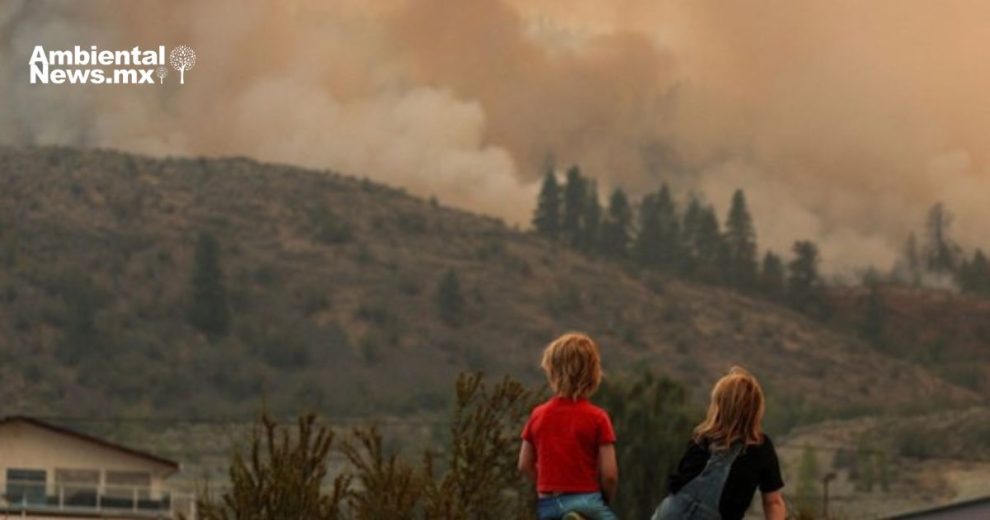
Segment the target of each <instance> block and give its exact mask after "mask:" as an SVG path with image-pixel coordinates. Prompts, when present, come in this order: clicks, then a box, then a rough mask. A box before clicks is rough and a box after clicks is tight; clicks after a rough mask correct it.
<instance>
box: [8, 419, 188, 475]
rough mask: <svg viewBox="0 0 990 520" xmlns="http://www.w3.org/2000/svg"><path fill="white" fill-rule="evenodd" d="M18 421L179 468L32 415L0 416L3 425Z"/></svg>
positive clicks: (173, 463)
mask: <svg viewBox="0 0 990 520" xmlns="http://www.w3.org/2000/svg"><path fill="white" fill-rule="evenodd" d="M18 422H19V423H25V424H30V425H32V426H35V427H37V428H42V429H45V430H48V431H51V432H55V433H59V434H62V435H67V436H69V437H74V438H76V439H79V440H82V441H85V442H88V443H91V444H95V445H97V446H102V447H104V448H108V449H111V450H114V451H118V452H121V453H126V454H128V455H131V456H134V457H138V458H141V459H144V460H147V461H151V462H154V463H156V464H161V465H163V466H166V467H168V468H169V469H170V470H172V471H178V470H179V463H178V462H175V461H172V460H169V459H166V458H163V457H159V456H157V455H153V454H151V453H148V452H146V451H141V450H137V449H134V448H128V447H127V446H124V445H122V444H117V443H115V442H110V441H108V440H105V439H100V438H98V437H93V436H92V435H88V434H85V433H82V432H78V431H76V430H72V429H69V428H65V427H63V426H57V425H54V424H51V423H49V422H45V421H42V420H40V419H35V418H34V417H28V416H24V415H11V416H7V417H3V418H0V426H3V425H5V424H13V423H18Z"/></svg>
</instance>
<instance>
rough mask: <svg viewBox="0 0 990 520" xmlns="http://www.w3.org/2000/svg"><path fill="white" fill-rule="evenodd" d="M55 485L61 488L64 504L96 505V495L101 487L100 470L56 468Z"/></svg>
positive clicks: (78, 505)
mask: <svg viewBox="0 0 990 520" xmlns="http://www.w3.org/2000/svg"><path fill="white" fill-rule="evenodd" d="M55 487H56V488H57V489H58V490H59V492H60V496H61V500H62V503H63V504H64V505H67V506H77V507H96V504H97V500H96V495H97V492H98V490H99V487H100V471H99V470H96V469H63V468H59V469H56V470H55Z"/></svg>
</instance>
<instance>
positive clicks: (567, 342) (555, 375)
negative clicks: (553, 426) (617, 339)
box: [540, 332, 602, 399]
mask: <svg viewBox="0 0 990 520" xmlns="http://www.w3.org/2000/svg"><path fill="white" fill-rule="evenodd" d="M540 368H542V369H543V371H544V372H546V374H547V380H548V381H549V382H550V387H551V388H553V391H554V392H555V393H556V394H557V395H559V396H561V397H566V398H568V399H579V398H582V397H588V396H589V395H591V394H593V393H594V392H595V390H597V389H598V385H599V384H600V383H601V381H602V364H601V358H600V356H599V354H598V344H597V343H595V341H594V340H593V339H591V338H590V337H588V336H587V335H586V334H581V333H577V332H570V333H567V334H564V335H563V336H561V337H559V338H557V339H555V340H553V342H551V343H550V344H549V345H547V348H546V349H545V350H544V351H543V360H542V361H541V362H540Z"/></svg>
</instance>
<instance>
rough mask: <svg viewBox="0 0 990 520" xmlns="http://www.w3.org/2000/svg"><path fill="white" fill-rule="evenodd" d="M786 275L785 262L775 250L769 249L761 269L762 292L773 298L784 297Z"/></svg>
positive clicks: (764, 256)
mask: <svg viewBox="0 0 990 520" xmlns="http://www.w3.org/2000/svg"><path fill="white" fill-rule="evenodd" d="M784 276H785V275H784V262H783V261H782V260H781V259H780V257H779V256H777V255H776V254H775V253H774V252H773V251H767V253H766V254H765V255H763V266H762V268H761V269H760V292H762V293H763V294H764V295H766V296H767V297H768V298H771V299H778V298H780V297H782V296H783V295H784Z"/></svg>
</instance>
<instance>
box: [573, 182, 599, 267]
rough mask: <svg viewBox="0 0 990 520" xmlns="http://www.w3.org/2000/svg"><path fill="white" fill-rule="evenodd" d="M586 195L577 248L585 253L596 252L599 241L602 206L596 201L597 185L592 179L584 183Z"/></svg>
mask: <svg viewBox="0 0 990 520" xmlns="http://www.w3.org/2000/svg"><path fill="white" fill-rule="evenodd" d="M585 184H586V186H587V195H586V198H585V201H584V208H583V212H582V215H581V227H580V232H579V233H580V238H579V243H578V248H579V249H581V250H582V251H585V252H589V253H590V252H594V251H597V250H598V248H599V246H600V241H601V226H602V205H601V202H599V200H598V183H597V182H595V181H594V179H588V180H587V181H586V182H585Z"/></svg>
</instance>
